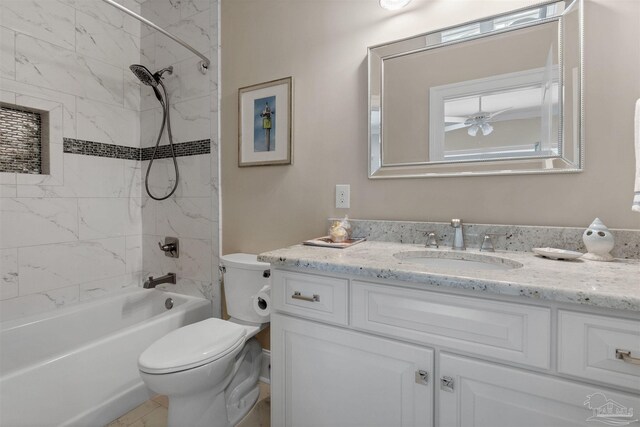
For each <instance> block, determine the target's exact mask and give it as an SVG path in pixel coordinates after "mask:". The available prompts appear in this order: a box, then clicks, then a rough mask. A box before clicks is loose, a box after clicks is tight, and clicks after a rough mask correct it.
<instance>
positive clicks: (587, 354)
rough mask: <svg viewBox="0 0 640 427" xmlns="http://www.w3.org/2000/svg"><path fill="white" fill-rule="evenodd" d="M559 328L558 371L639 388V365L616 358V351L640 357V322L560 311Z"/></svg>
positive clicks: (615, 384)
mask: <svg viewBox="0 0 640 427" xmlns="http://www.w3.org/2000/svg"><path fill="white" fill-rule="evenodd" d="M558 328H559V333H558V371H559V372H562V373H565V374H570V375H575V376H577V377H582V378H586V379H589V380H595V381H602V382H604V383H608V384H611V385H614V386H618V387H628V388H631V389H634V390H639V389H640V365H635V364H633V363H630V361H624V360H621V359H618V358H616V350H624V351H629V352H631V357H634V358H640V321H638V320H626V319H616V318H612V317H605V316H598V315H593V314H583V313H574V312H571V311H564V310H560V311H559V312H558Z"/></svg>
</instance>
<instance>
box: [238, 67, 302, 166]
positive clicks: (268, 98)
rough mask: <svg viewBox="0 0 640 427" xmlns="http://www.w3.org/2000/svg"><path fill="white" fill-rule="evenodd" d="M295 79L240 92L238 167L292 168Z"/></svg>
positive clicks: (261, 85) (264, 84) (255, 86)
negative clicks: (292, 116) (288, 166)
mask: <svg viewBox="0 0 640 427" xmlns="http://www.w3.org/2000/svg"><path fill="white" fill-rule="evenodd" d="M291 92H292V78H291V77H287V78H284V79H279V80H273V81H270V82H266V83H260V84H257V85H253V86H247V87H243V88H240V90H239V92H238V118H239V120H238V166H241V167H242V166H262V165H290V164H291V125H292V123H291V110H292V107H291V99H292V94H291Z"/></svg>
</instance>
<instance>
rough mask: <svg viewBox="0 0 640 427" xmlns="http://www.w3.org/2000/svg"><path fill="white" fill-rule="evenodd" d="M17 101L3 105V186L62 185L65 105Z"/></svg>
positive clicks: (0, 172) (0, 174) (0, 112)
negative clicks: (63, 111) (63, 113)
mask: <svg viewBox="0 0 640 427" xmlns="http://www.w3.org/2000/svg"><path fill="white" fill-rule="evenodd" d="M14 100H15V102H11V101H13V100H10V101H7V100H4V102H0V182H3V183H4V184H17V185H42V184H46V185H63V176H64V175H63V170H62V168H63V144H62V110H63V106H62V104H60V103H57V102H51V101H48V100H44V99H40V98H36V97H31V96H26V95H16V96H15V97H14Z"/></svg>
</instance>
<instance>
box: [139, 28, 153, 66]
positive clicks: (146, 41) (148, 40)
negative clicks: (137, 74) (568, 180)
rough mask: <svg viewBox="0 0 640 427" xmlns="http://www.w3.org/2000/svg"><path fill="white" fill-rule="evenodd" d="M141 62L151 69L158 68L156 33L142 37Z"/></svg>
mask: <svg viewBox="0 0 640 427" xmlns="http://www.w3.org/2000/svg"><path fill="white" fill-rule="evenodd" d="M140 63H141V64H142V65H144V66H145V67H147V68H149V69H155V68H156V35H155V33H152V34H149V35H146V36H144V37H142V38H141V39H140Z"/></svg>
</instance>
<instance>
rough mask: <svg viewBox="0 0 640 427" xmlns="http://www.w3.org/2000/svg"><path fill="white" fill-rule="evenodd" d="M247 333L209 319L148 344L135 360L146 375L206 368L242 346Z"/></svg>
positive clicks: (226, 322) (240, 327) (229, 323)
mask: <svg viewBox="0 0 640 427" xmlns="http://www.w3.org/2000/svg"><path fill="white" fill-rule="evenodd" d="M246 334H247V330H246V328H244V327H242V326H241V325H237V324H235V323H231V322H228V321H225V320H222V319H216V318H211V319H207V320H203V321H201V322H197V323H192V324H191V325H188V326H184V327H182V328H178V329H176V330H174V331H172V332H170V333H169V334H167V335H165V336H164V337H162V338H160V339H159V340H158V341H156V342H155V343H153V344H151V346H149V348H147V349H146V350H145V351H144V352H143V353H142V354H141V355H140V357H139V359H138V367H139V369H140V370H141V371H142V372H146V373H148V374H168V373H172V372H179V371H185V370H187V369H193V368H196V367H198V366H202V365H206V364H208V363H211V362H213V361H215V360H217V359H220V358H222V357H224V356H225V355H227V354H229V353H230V352H232V351H234V350H235V349H237V348H238V347H239V346H242V345H243V344H244V342H245V340H246Z"/></svg>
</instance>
